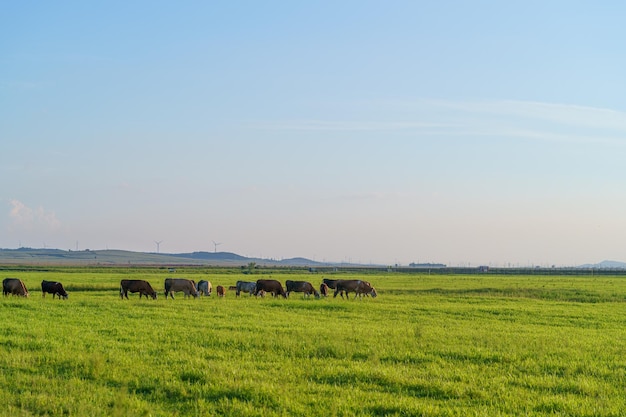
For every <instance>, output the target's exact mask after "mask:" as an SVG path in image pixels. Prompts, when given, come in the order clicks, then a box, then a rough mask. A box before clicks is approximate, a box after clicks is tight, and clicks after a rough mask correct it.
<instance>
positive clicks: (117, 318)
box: [0, 268, 626, 416]
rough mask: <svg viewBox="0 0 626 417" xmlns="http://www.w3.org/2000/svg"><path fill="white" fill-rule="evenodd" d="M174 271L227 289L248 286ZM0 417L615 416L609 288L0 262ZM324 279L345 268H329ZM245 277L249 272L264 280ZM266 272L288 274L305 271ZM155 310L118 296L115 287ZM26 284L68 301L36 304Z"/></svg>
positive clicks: (620, 368)
mask: <svg viewBox="0 0 626 417" xmlns="http://www.w3.org/2000/svg"><path fill="white" fill-rule="evenodd" d="M221 272H222V271H221V270H217V269H215V270H212V269H207V270H201V269H190V270H187V271H185V270H179V271H178V272H177V273H176V276H184V277H189V278H192V279H195V280H196V281H197V280H199V279H203V278H204V279H208V280H210V281H211V282H212V283H213V286H214V287H215V286H216V285H224V286H228V285H233V284H234V283H235V282H236V281H237V280H238V279H245V280H251V279H255V278H258V277H260V276H255V275H247V276H244V275H238V274H233V273H225V272H224V273H221ZM3 273H4V276H14V277H19V278H21V279H22V280H23V281H24V282H25V283H26V285H27V287H28V289H29V291H30V293H31V296H30V297H29V298H28V299H23V298H17V297H7V298H2V299H0V320H1V323H2V325H1V326H0V398H2V399H3V407H2V408H0V414H2V415H11V416H16V415H17V416H19V415H24V416H30V415H44V416H45V415H50V416H52V415H70V416H86V415H89V416H111V415H113V416H115V415H119V416H135V415H136V416H170V415H180V416H195V415H203V416H210V415H216V416H222V415H239V416H352V415H364V416H394V415H395V416H405V415H411V416H520V415H526V416H544V415H553V416H621V415H624V411H623V410H626V392H625V391H624V386H625V384H626V356H624V351H625V349H626V332H624V330H623V329H624V325H625V324H626V323H625V322H626V314H625V313H626V302H625V300H626V297H625V296H626V278H622V277H596V278H593V277H554V276H549V277H541V276H506V277H501V276H492V275H471V276H469V275H468V276H429V275H412V274H411V275H409V274H380V275H367V276H366V277H364V278H365V279H366V280H368V281H370V282H371V283H372V284H373V285H374V286H375V287H376V288H377V290H378V292H379V297H378V298H375V299H372V298H365V299H363V300H361V301H359V300H356V301H354V300H350V301H345V300H341V299H340V298H337V299H334V298H332V297H331V298H328V299H320V300H315V299H303V298H302V297H301V295H299V294H294V295H292V298H291V299H289V300H283V299H278V300H274V299H271V298H265V299H256V298H251V297H248V296H242V297H240V298H238V299H237V298H235V296H234V293H233V292H232V291H228V292H227V296H226V297H225V298H224V299H218V298H217V297H214V296H212V297H210V298H202V299H196V300H193V299H183V297H182V294H181V295H180V296H178V297H177V298H176V299H175V300H165V298H164V297H163V280H164V279H165V278H166V277H167V276H170V275H171V274H168V273H167V272H166V271H163V270H159V269H150V268H127V269H124V268H116V269H108V268H101V269H99V268H84V269H81V268H52V269H50V270H48V271H36V270H21V271H20V270H16V271H11V270H4V271H3ZM338 276H339V277H342V278H353V277H358V276H357V275H343V274H341V275H338ZM263 277H267V275H264V276H263ZM272 277H273V278H275V279H279V280H280V281H283V282H284V281H285V280H286V279H304V280H308V281H311V282H312V283H313V284H314V285H316V286H317V285H319V283H320V282H321V279H322V276H321V275H315V274H301V275H297V274H295V275H294V274H290V275H281V274H280V273H273V274H272ZM125 278H133V279H146V280H148V281H150V282H151V284H152V285H153V287H154V288H155V289H156V290H157V292H158V293H159V298H158V299H157V300H145V299H143V300H141V301H140V300H139V298H138V295H136V294H135V295H133V296H131V299H130V300H120V299H119V292H118V285H119V281H120V280H121V279H125ZM42 279H48V280H59V281H61V282H63V283H64V284H65V286H66V288H67V289H68V291H69V292H70V298H69V300H61V301H59V300H54V301H53V300H52V299H51V298H50V296H47V297H46V298H45V299H42V297H41V292H40V290H39V283H40V282H41V280H42Z"/></svg>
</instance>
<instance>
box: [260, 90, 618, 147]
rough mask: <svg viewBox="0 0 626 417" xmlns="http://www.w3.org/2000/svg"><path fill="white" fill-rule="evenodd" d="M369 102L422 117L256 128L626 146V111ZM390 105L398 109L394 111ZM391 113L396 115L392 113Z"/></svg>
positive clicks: (500, 103)
mask: <svg viewBox="0 0 626 417" xmlns="http://www.w3.org/2000/svg"><path fill="white" fill-rule="evenodd" d="M391 104H392V105H391V106H390V103H389V102H379V103H378V104H377V105H376V104H374V103H369V104H368V107H370V110H371V111H373V112H374V113H376V114H382V115H386V118H393V116H394V113H395V114H403V115H405V114H407V113H411V114H415V115H416V117H418V118H419V120H413V121H411V120H406V116H405V117H404V118H405V120H398V121H371V120H367V121H356V120H351V121H330V120H293V121H278V122H268V123H265V124H257V125H255V126H254V127H255V128H257V129H264V130H275V131H300V132H320V131H325V132H338V133H341V132H390V133H393V132H403V133H413V134H415V135H418V136H452V137H459V136H467V137H503V138H504V137H508V138H519V139H529V140H542V141H550V142H558V143H573V144H600V145H607V146H624V145H626V112H620V111H616V110H611V109H604V108H595V107H587V106H578V105H569V104H558V103H557V104H555V103H542V102H536V101H516V100H481V101H453V100H428V99H424V100H417V101H413V102H396V103H395V106H394V105H393V103H391ZM390 107H395V109H393V110H390ZM390 112H391V114H390Z"/></svg>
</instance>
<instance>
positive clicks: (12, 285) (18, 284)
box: [2, 278, 28, 297]
mask: <svg viewBox="0 0 626 417" xmlns="http://www.w3.org/2000/svg"><path fill="white" fill-rule="evenodd" d="M2 294H3V295H5V296H7V295H9V294H11V295H19V296H21V297H28V290H27V289H26V285H24V283H23V282H22V280H21V279H19V278H5V279H4V280H2Z"/></svg>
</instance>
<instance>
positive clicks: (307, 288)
mask: <svg viewBox="0 0 626 417" xmlns="http://www.w3.org/2000/svg"><path fill="white" fill-rule="evenodd" d="M164 286H165V299H167V298H168V297H171V298H172V299H173V298H174V293H177V292H182V293H183V294H184V296H185V297H198V296H199V295H205V296H209V295H211V293H212V292H213V286H212V285H211V282H209V281H205V280H201V281H198V283H196V282H195V281H193V280H190V279H184V278H166V279H165V283H164ZM228 289H229V290H234V291H235V294H236V295H237V297H239V295H240V294H241V293H242V292H243V293H248V294H249V295H254V296H257V297H263V296H265V295H266V294H271V295H272V296H273V297H284V298H287V297H289V294H291V293H292V292H301V293H303V294H304V296H305V297H310V296H311V295H313V296H314V297H315V298H319V297H320V295H321V296H324V297H327V296H329V295H330V293H331V290H334V295H333V297H337V295H341V298H343V297H344V294H345V297H346V298H348V294H349V293H351V292H353V293H354V298H357V297H362V296H364V295H365V296H372V297H376V295H377V293H376V290H375V289H374V287H372V285H371V284H370V283H369V282H367V281H363V280H359V279H327V278H324V279H323V282H322V283H321V284H320V287H319V292H318V291H317V290H316V289H315V288H314V287H313V285H312V284H311V283H310V282H308V281H291V280H287V281H286V282H285V287H283V285H282V284H281V283H280V281H277V280H275V279H259V280H257V281H237V284H236V285H233V286H230V287H228ZM215 290H216V293H217V295H218V296H220V297H223V296H225V295H226V289H225V288H224V287H223V286H221V285H218V286H217V287H216V288H215ZM41 292H42V294H43V296H44V297H45V296H46V294H52V298H53V299H54V297H55V296H58V298H59V299H61V298H63V299H67V298H68V294H67V291H65V288H63V284H61V283H60V282H54V281H45V280H44V281H41ZM129 292H130V293H139V298H140V299H141V297H143V296H144V295H145V296H146V298H148V297H151V298H153V299H156V298H157V293H156V291H154V289H153V288H152V286H151V285H150V283H149V282H148V281H144V280H139V279H123V280H122V281H121V282H120V298H122V299H124V298H126V299H128V293H129ZM2 293H3V295H4V296H7V295H9V294H11V295H18V296H23V297H28V290H27V289H26V286H25V285H24V282H22V280H20V279H18V278H5V279H4V280H3V281H2Z"/></svg>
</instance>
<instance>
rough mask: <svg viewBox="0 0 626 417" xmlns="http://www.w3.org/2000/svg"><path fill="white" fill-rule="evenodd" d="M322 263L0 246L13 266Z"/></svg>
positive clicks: (1, 258)
mask: <svg viewBox="0 0 626 417" xmlns="http://www.w3.org/2000/svg"><path fill="white" fill-rule="evenodd" d="M251 262H254V263H256V264H257V265H261V266H300V267H301V266H305V267H306V266H321V265H326V264H324V263H321V262H315V261H312V260H310V259H306V258H292V259H284V260H280V261H277V260H272V259H258V258H247V257H245V256H241V255H237V254H236V253H231V252H192V253H153V252H150V253H145V252H132V251H124V250H112V249H106V250H84V251H72V250H69V251H67V250H60V249H35V248H19V249H0V264H12V265H207V266H244V265H248V264H249V263H251Z"/></svg>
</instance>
